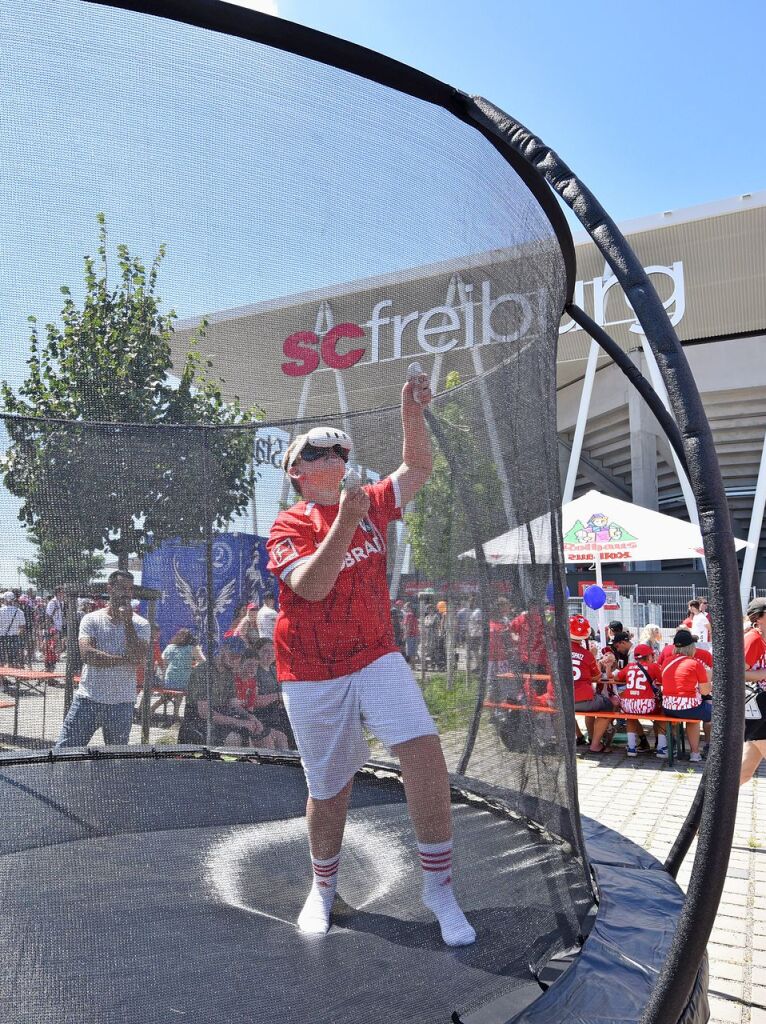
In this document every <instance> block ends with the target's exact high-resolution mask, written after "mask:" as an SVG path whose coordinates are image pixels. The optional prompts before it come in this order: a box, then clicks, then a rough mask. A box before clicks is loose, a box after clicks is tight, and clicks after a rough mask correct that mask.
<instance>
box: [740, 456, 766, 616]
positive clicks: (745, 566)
mask: <svg viewBox="0 0 766 1024" xmlns="http://www.w3.org/2000/svg"><path fill="white" fill-rule="evenodd" d="M764 508H766V437H764V439H763V447H762V448H761V465H760V467H759V469H758V480H757V481H756V485H755V495H754V497H753V511H752V514H751V516H750V529H749V530H748V531H747V545H748V546H747V547H746V548H745V560H744V562H743V563H742V575H741V577H740V583H739V596H740V599H741V601H742V607H743V608H746V607H747V605H748V604H749V601H750V597H749V595H750V588H751V587H752V585H753V572H754V571H755V560H756V558H757V557H758V542H759V540H760V539H761V529H762V528H763V512H764Z"/></svg>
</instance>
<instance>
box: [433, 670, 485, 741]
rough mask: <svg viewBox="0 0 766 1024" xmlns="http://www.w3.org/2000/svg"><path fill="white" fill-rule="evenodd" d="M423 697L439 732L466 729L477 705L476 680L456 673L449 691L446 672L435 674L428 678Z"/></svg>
mask: <svg viewBox="0 0 766 1024" xmlns="http://www.w3.org/2000/svg"><path fill="white" fill-rule="evenodd" d="M423 696H424V697H425V701H426V704H427V705H428V710H429V711H430V712H431V714H432V715H433V718H434V721H435V722H436V724H437V726H438V728H439V732H454V731H455V730H456V729H465V728H466V727H467V725H468V723H469V722H470V720H471V716H472V715H473V710H474V707H475V705H476V680H475V679H474V678H471V679H469V680H466V677H465V673H464V672H459V673H458V672H456V673H455V675H454V676H453V679H452V688H451V689H449V688H448V687H447V674H446V672H433V673H431V674H429V675H427V676H426V682H425V685H424V686H423Z"/></svg>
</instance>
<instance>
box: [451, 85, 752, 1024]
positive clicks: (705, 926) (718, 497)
mask: <svg viewBox="0 0 766 1024" xmlns="http://www.w3.org/2000/svg"><path fill="white" fill-rule="evenodd" d="M468 105H469V108H470V113H471V115H472V116H473V117H474V118H475V120H476V121H477V123H479V124H480V125H482V126H483V127H484V128H485V129H488V130H491V131H494V132H495V134H496V135H497V136H498V137H500V138H502V139H504V140H505V141H506V142H507V143H508V145H510V146H512V147H513V148H514V149H515V150H516V151H517V152H518V153H520V154H521V155H523V156H524V157H525V159H526V160H527V161H528V162H529V164H530V165H531V166H532V167H534V168H535V170H536V171H537V173H538V174H539V175H540V177H541V178H543V179H544V180H545V181H547V182H548V184H549V185H550V187H551V188H552V189H554V191H556V192H557V193H558V194H559V195H560V196H561V197H562V199H563V200H564V201H565V202H566V203H567V205H568V206H570V207H571V209H572V210H573V211H574V213H575V214H576V215H577V217H578V218H579V220H580V221H581V222H582V224H583V226H584V227H585V228H586V229H587V231H588V234H589V235H590V236H591V238H592V239H593V241H594V242H595V244H596V245H597V246H598V248H599V250H600V252H601V253H602V255H603V256H604V258H605V259H606V261H607V263H608V264H609V266H610V267H611V269H612V272H613V273H614V275H615V277H616V278H617V280H618V281H619V283H620V285H621V286H622V289H623V291H624V292H625V295H626V297H627V298H628V301H629V302H630V303H631V305H632V307H633V309H634V310H635V312H636V315H637V317H638V319H639V322H640V323H641V326H642V327H643V330H644V333H645V335H646V337H647V340H648V341H649V344H650V346H651V349H652V351H653V353H654V355H655V358H656V359H657V363H658V366H659V368H660V372H661V373H662V377H663V380H664V382H665V385H666V387H667V390H668V395H669V398H670V402H671V406H672V409H673V413H674V415H675V418H676V421H677V423H678V426H679V430H680V433H681V436H682V438H683V442H684V451H685V453H686V461H687V464H688V466H689V471H690V478H691V484H692V488H693V490H694V496H695V499H696V501H697V507H698V509H699V519H700V530H701V532H702V537H703V541H704V547H705V558H706V561H707V574H708V582H709V585H710V592H711V604H712V606H713V610H714V614H715V616H716V619H717V621H718V622H719V623H720V624H721V625H720V628H719V629H717V630H716V636H715V638H714V652H715V662H714V664H715V668H714V684H715V685H714V698H713V700H714V711H715V719H716V729H715V731H714V732H713V737H712V747H711V756H710V758H709V760H708V764H707V767H706V775H709V778H708V780H707V785H706V787H705V799H704V804H703V807H702V814H701V826H700V834H699V841H698V845H697V853H696V857H695V860H694V870H693V872H692V877H691V880H690V883H689V888H688V892H687V897H686V901H685V903H684V909H683V912H682V914H681V918H680V921H679V924H678V928H677V930H676V934H675V936H674V938H673V942H672V945H671V948H670V950H669V952H668V956H667V959H666V961H665V964H664V967H663V969H662V971H661V973H660V976H659V978H658V980H657V984H656V985H655V987H654V990H653V992H652V995H651V997H650V999H649V1003H648V1005H647V1007H646V1009H645V1011H644V1014H643V1016H642V1018H641V1020H642V1024H665V1022H667V1021H675V1020H678V1019H679V1017H680V1016H681V1014H682V1012H683V1010H684V1008H685V1006H686V1004H687V1002H688V1000H689V996H690V994H691V991H692V986H693V984H694V979H695V977H696V974H697V969H698V966H699V964H700V963H701V961H702V958H703V955H704V952H705V946H706V944H707V940H708V937H709V935H710V932H711V930H712V927H713V921H714V919H715V915H716V909H717V907H718V902H719V899H720V897H721V892H722V889H723V884H724V880H725V875H726V869H727V866H728V861H729V850H730V847H731V840H732V836H733V834H734V822H735V817H736V811H737V792H738V787H739V752H740V751H741V748H742V723H743V721H744V688H743V686H742V682H741V680H742V679H743V678H744V652H743V648H742V635H741V629H740V622H741V619H740V614H741V609H740V603H739V586H738V571H737V561H736V557H735V553H734V539H733V535H732V531H731V523H730V521H729V511H728V507H727V504H726V495H725V493H724V488H723V481H722V479H721V473H720V469H719V466H718V460H717V458H716V453H715V447H714V444H713V437H712V432H711V430H710V425H709V423H708V421H707V417H706V416H705V411H704V409H703V406H702V401H701V399H700V396H699V392H698V390H697V386H696V383H695V381H694V377H693V375H692V373H691V370H690V369H689V364H688V363H687V361H686V357H685V355H684V352H683V349H682V348H681V344H680V342H679V340H678V338H677V336H676V333H675V331H674V330H673V328H672V326H671V324H670V321H669V319H668V317H667V314H666V312H665V310H664V308H663V306H662V303H661V301H660V299H659V297H658V295H657V293H656V292H655V290H654V288H653V287H652V285H651V283H650V281H649V278H648V277H647V275H646V273H645V271H644V269H643V267H642V266H641V263H640V262H639V260H638V259H637V257H636V255H635V254H634V253H633V251H632V250H631V248H630V246H629V245H628V243H627V241H626V240H625V238H624V237H623V235H622V234H621V232H620V231H619V229H618V228H617V226H616V225H615V224H614V222H613V221H612V220H611V218H610V217H609V216H608V215H607V213H606V211H605V210H604V209H603V207H602V206H601V204H600V203H599V202H598V200H597V199H596V198H595V197H594V196H593V194H592V193H591V192H590V191H589V190H588V189H587V188H586V186H585V185H583V184H582V182H581V181H580V180H579V179H578V178H577V176H576V175H575V174H574V173H573V172H572V171H571V170H570V168H569V167H568V166H567V165H566V164H565V163H564V162H563V161H562V160H560V159H559V157H558V156H557V155H556V154H555V153H554V152H553V151H552V150H551V149H550V148H549V147H548V146H546V145H545V144H544V143H543V142H542V141H541V140H540V139H538V138H537V137H536V136H535V135H533V134H532V133H531V132H530V131H529V130H528V129H527V128H525V127H524V126H523V125H522V124H520V123H519V122H518V121H515V120H514V119H513V118H511V117H509V116H508V115H507V114H505V113H504V112H503V111H502V110H500V109H498V108H497V107H495V106H493V105H492V104H491V103H488V102H487V101H486V100H484V99H482V98H481V97H477V98H476V99H474V100H469V101H468ZM693 815H694V810H692V814H691V816H693Z"/></svg>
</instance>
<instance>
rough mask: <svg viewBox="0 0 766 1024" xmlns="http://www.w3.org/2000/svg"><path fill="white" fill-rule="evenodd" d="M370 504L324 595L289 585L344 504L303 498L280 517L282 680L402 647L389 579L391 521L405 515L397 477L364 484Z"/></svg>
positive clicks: (276, 539)
mask: <svg viewBox="0 0 766 1024" xmlns="http://www.w3.org/2000/svg"><path fill="white" fill-rule="evenodd" d="M364 490H365V491H366V492H367V494H368V495H369V498H370V511H369V513H368V514H367V516H366V517H365V518H364V519H363V520H362V522H361V523H360V525H359V526H358V527H357V529H356V532H355V533H354V536H353V539H352V541H351V544H350V546H349V548H348V551H347V552H346V556H345V559H344V562H343V568H342V569H341V571H340V574H339V575H338V579H337V580H336V582H335V586H334V587H333V588H332V590H331V591H330V593H329V594H328V595H327V597H326V598H325V599H324V600H323V601H306V600H304V599H303V598H301V597H299V596H298V595H297V594H296V593H295V591H293V590H292V589H291V587H290V586H289V584H288V582H287V581H288V579H289V577H290V573H291V572H293V571H294V570H295V569H296V568H297V567H298V566H299V565H302V564H303V563H304V562H306V561H307V560H308V559H309V558H310V557H311V556H312V555H313V554H314V553H315V552H316V550H317V548H318V547H319V545H320V544H321V543H322V541H323V540H324V538H325V537H326V536H327V532H328V531H329V529H330V527H331V526H332V524H333V523H334V522H335V519H336V516H337V515H338V505H317V504H316V503H315V502H311V501H309V502H306V501H299V502H298V504H297V505H293V507H292V508H290V509H287V511H285V512H280V513H279V515H278V516H277V518H276V519H275V520H274V525H273V526H272V528H271V532H270V534H269V539H268V541H267V543H266V550H267V551H268V553H269V564H268V568H269V570H270V571H271V572H272V573H274V575H275V576H276V577H277V578H278V579H279V615H278V617H277V621H276V626H275V629H274V647H275V650H276V657H277V677H278V678H279V680H280V681H281V682H291V681H302V682H318V681H320V680H326V679H337V678H338V677H339V676H344V675H348V674H349V673H350V672H357V671H358V670H359V669H361V668H364V667H365V666H366V665H370V664H372V662H373V661H376V660H377V659H378V658H380V657H382V656H383V655H384V654H390V653H391V652H393V651H397V650H398V649H399V648H398V647H397V646H396V643H395V642H394V631H393V626H392V624H391V607H390V602H389V597H388V582H387V579H386V551H387V548H386V534H387V531H388V524H389V523H390V522H392V521H393V520H395V519H400V518H401V514H402V513H401V497H400V494H399V486H398V484H397V481H396V479H395V478H393V477H387V478H386V479H385V480H381V481H380V482H379V483H376V484H370V485H368V486H366V487H365V488H364Z"/></svg>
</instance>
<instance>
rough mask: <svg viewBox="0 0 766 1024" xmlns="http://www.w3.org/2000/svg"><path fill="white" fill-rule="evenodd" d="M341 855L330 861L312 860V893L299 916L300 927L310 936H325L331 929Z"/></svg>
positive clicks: (331, 858) (314, 858)
mask: <svg viewBox="0 0 766 1024" xmlns="http://www.w3.org/2000/svg"><path fill="white" fill-rule="evenodd" d="M339 864H340V854H337V855H336V856H335V857H330V858H329V860H317V859H316V857H312V858H311V867H312V869H313V871H314V881H313V882H312V885H311V892H310V893H309V894H308V897H307V898H306V902H305V903H304V904H303V910H302V911H301V912H300V914H299V915H298V927H299V928H300V930H301V931H302V932H308V933H309V934H310V935H324V934H325V933H326V932H327V931H328V930H329V928H330V912H331V911H332V905H333V901H334V899H335V890H336V888H337V886H338V865H339Z"/></svg>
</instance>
